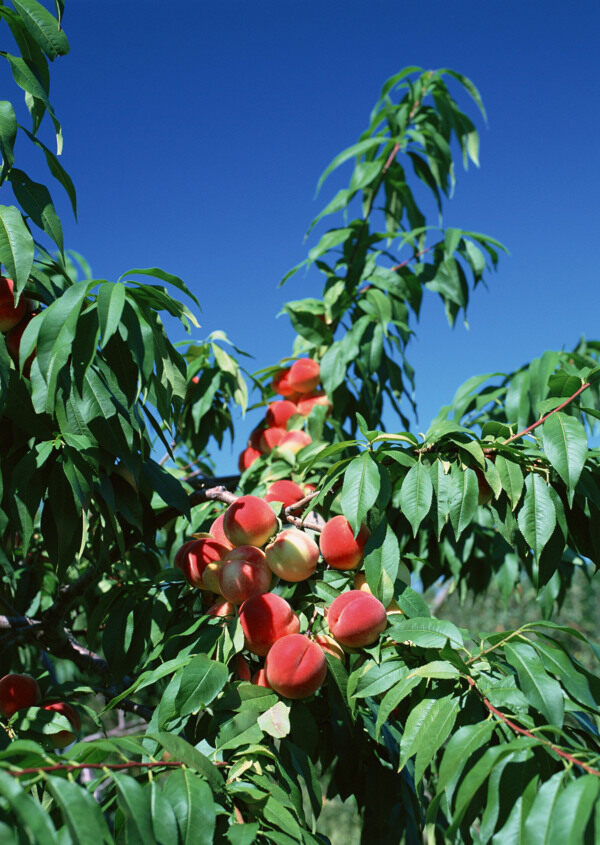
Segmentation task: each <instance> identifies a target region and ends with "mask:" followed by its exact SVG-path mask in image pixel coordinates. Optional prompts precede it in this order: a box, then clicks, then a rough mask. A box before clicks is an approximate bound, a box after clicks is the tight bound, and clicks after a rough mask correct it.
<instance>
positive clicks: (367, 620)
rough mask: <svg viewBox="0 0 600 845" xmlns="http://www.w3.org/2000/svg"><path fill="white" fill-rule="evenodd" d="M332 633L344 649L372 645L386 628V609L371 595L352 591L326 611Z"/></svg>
mask: <svg viewBox="0 0 600 845" xmlns="http://www.w3.org/2000/svg"><path fill="white" fill-rule="evenodd" d="M327 624H328V625H329V630H330V631H331V633H332V634H333V636H334V637H335V638H336V640H337V641H338V643H341V645H345V646H350V647H351V648H360V647H361V646H365V645H371V643H374V642H375V640H376V639H377V638H378V637H379V634H381V632H382V631H383V630H385V627H386V625H387V617H386V615H385V607H384V606H383V605H382V603H381V602H380V601H379V599H376V598H375V596H372V595H371V594H370V593H363V592H362V591H361V590H349V591H348V592H347V593H342V594H341V595H339V596H338V597H337V598H336V599H334V600H333V601H332V603H331V605H330V606H329V609H328V611H327Z"/></svg>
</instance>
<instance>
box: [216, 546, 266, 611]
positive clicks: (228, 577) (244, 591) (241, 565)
mask: <svg viewBox="0 0 600 845" xmlns="http://www.w3.org/2000/svg"><path fill="white" fill-rule="evenodd" d="M240 549H248V550H249V551H248V553H247V554H239V555H238V552H239V550H240ZM257 555H260V557H258V556H257ZM271 579H272V574H271V570H270V569H269V567H268V566H267V564H266V562H265V554H264V552H262V551H261V550H260V549H256V548H254V547H253V546H239V547H238V548H237V549H233V550H232V551H231V552H229V553H228V554H227V555H225V559H224V561H223V566H222V567H221V568H220V569H219V586H220V588H221V594H222V595H223V596H224V598H226V599H227V601H230V602H232V604H241V603H242V602H244V601H246V599H249V598H252V596H257V595H259V593H266V592H267V590H268V589H269V587H270V586H271Z"/></svg>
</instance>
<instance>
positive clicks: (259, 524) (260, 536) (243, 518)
mask: <svg viewBox="0 0 600 845" xmlns="http://www.w3.org/2000/svg"><path fill="white" fill-rule="evenodd" d="M276 529H277V517H276V516H275V514H274V513H273V510H272V509H271V507H270V506H269V504H268V503H267V502H265V501H264V500H263V499H259V497H258V496H240V497H239V499H236V500H235V502H232V504H230V505H229V507H228V508H227V510H226V511H225V516H224V517H223V530H224V531H225V536H226V537H227V539H228V540H229V542H230V543H233V545H234V546H243V545H251V546H262V545H263V544H264V543H266V542H267V540H268V539H269V537H270V536H271V535H272V534H274V533H275V530H276Z"/></svg>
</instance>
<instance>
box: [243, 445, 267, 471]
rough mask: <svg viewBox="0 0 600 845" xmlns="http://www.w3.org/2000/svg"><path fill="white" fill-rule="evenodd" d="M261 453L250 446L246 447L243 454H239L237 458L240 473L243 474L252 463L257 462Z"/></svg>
mask: <svg viewBox="0 0 600 845" xmlns="http://www.w3.org/2000/svg"><path fill="white" fill-rule="evenodd" d="M261 455H262V452H259V450H258V449H254V448H253V447H252V446H247V447H246V448H245V449H244V451H243V452H240V457H239V458H238V469H239V471H240V472H244V471H245V470H247V469H248V468H249V467H251V466H252V464H253V463H254V461H257V460H258V459H259V458H260V456H261Z"/></svg>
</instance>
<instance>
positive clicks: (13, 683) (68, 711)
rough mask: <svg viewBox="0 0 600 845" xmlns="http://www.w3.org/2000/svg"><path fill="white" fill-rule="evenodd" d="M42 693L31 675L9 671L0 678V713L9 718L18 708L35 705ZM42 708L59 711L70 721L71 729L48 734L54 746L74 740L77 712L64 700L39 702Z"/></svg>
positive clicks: (77, 724)
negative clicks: (8, 673)
mask: <svg viewBox="0 0 600 845" xmlns="http://www.w3.org/2000/svg"><path fill="white" fill-rule="evenodd" d="M41 698H42V693H41V690H40V688H39V686H38V682H37V681H36V680H35V678H32V677H31V675H17V674H14V673H11V674H10V675H5V676H4V677H3V678H0V714H2V716H4V717H5V718H6V719H10V717H11V716H12V715H14V714H15V713H16V712H17V711H18V710H26V709H27V708H28V707H35V706H36V705H37V704H39V702H40V701H41ZM40 707H41V708H42V709H43V710H48V711H49V712H51V713H60V715H61V716H64V717H65V718H66V719H68V721H69V722H70V723H71V727H72V728H73V731H74V732H73V731H68V730H60V731H56V732H55V733H53V734H51V735H50V740H51V742H52V745H53V746H54V748H65V747H66V746H67V745H70V744H71V743H72V742H74V741H75V738H76V736H75V734H77V733H79V731H80V730H81V719H80V718H79V713H78V712H77V711H76V710H75V709H74V708H73V707H71V705H70V704H67V702H66V701H49V702H47V703H46V704H41V705H40Z"/></svg>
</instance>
